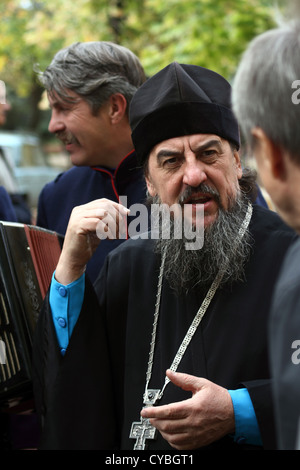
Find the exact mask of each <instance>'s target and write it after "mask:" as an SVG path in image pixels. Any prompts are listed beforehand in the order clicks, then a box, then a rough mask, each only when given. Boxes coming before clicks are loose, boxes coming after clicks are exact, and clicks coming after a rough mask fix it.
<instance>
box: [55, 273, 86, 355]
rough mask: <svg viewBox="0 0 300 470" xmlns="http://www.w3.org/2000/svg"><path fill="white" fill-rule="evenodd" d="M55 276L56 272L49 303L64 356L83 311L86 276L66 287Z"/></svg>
mask: <svg viewBox="0 0 300 470" xmlns="http://www.w3.org/2000/svg"><path fill="white" fill-rule="evenodd" d="M54 276H55V272H54V274H53V276H52V282H51V286H50V297H49V302H50V307H51V311H52V317H53V323H54V327H55V331H56V335H57V340H58V344H59V347H60V350H61V354H62V355H64V354H65V352H66V350H67V347H68V344H69V340H70V337H71V335H72V332H73V329H74V326H75V325H76V322H77V320H78V317H79V314H80V311H81V307H82V303H83V298H84V287H85V274H83V275H82V276H81V277H80V278H79V279H77V280H76V281H74V282H72V283H71V284H67V285H66V286H64V285H62V284H60V283H59V282H57V281H56V279H55V277H54Z"/></svg>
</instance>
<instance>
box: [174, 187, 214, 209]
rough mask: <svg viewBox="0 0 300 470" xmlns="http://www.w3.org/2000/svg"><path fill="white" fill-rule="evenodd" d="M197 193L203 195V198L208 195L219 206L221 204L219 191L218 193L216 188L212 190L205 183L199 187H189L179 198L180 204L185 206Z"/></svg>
mask: <svg viewBox="0 0 300 470" xmlns="http://www.w3.org/2000/svg"><path fill="white" fill-rule="evenodd" d="M197 193H201V196H203V195H205V194H207V195H208V196H210V197H212V198H213V199H215V200H216V202H217V203H218V204H220V193H219V191H217V190H216V188H212V187H210V186H208V185H207V184H205V183H201V184H199V185H198V186H188V187H187V188H186V189H185V190H184V191H183V193H182V194H181V196H180V197H179V199H178V203H179V204H180V205H181V206H183V204H185V203H186V202H187V201H188V200H189V199H190V198H191V197H192V196H194V195H195V194H197Z"/></svg>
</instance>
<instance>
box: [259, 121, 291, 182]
mask: <svg viewBox="0 0 300 470" xmlns="http://www.w3.org/2000/svg"><path fill="white" fill-rule="evenodd" d="M251 133H252V137H253V152H254V156H255V159H256V162H257V167H258V171H259V173H262V174H263V173H265V174H269V175H270V176H272V177H273V178H274V179H277V180H278V179H279V180H284V179H285V176H286V165H285V159H284V153H285V152H284V151H283V149H282V148H281V147H280V146H279V145H276V144H275V143H274V142H273V141H272V140H271V139H270V138H269V137H268V136H267V134H266V133H265V132H264V131H263V129H261V128H260V127H255V128H254V129H252V131H251Z"/></svg>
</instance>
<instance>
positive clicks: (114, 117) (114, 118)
mask: <svg viewBox="0 0 300 470" xmlns="http://www.w3.org/2000/svg"><path fill="white" fill-rule="evenodd" d="M109 102H110V111H109V116H110V119H111V122H112V124H117V123H118V122H120V121H121V119H123V117H124V116H125V115H127V101H126V98H125V97H124V96H123V95H122V94H121V93H115V94H114V95H111V96H110V98H109Z"/></svg>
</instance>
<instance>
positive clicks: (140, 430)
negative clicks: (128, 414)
mask: <svg viewBox="0 0 300 470" xmlns="http://www.w3.org/2000/svg"><path fill="white" fill-rule="evenodd" d="M159 393H160V390H154V389H150V390H147V392H146V393H145V396H144V403H145V405H146V406H145V408H146V407H148V406H153V405H154V403H155V401H156V400H157V398H158V396H159ZM156 435H157V430H156V428H155V427H154V426H152V424H151V423H150V421H149V419H148V418H141V421H134V422H133V423H132V425H131V430H130V434H129V437H130V438H131V439H136V442H135V444H134V448H133V449H134V450H145V449H147V443H146V439H155V438H156Z"/></svg>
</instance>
